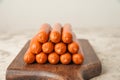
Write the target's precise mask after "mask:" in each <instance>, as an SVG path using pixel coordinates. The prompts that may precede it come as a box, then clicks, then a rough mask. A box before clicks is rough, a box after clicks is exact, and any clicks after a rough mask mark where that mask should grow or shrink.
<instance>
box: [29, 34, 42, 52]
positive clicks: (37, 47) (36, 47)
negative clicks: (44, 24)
mask: <svg viewBox="0 0 120 80" xmlns="http://www.w3.org/2000/svg"><path fill="white" fill-rule="evenodd" d="M29 47H30V50H31V52H32V53H34V54H38V53H40V51H41V50H42V45H41V43H40V42H38V40H37V39H36V36H35V37H34V38H33V39H32V40H31V42H30V46H29Z"/></svg>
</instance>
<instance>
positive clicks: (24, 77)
mask: <svg viewBox="0 0 120 80" xmlns="http://www.w3.org/2000/svg"><path fill="white" fill-rule="evenodd" d="M79 41H80V45H81V48H82V50H83V53H84V58H85V59H84V62H83V64H82V65H75V64H72V63H71V64H69V65H62V64H57V65H51V64H49V63H47V64H44V65H42V64H37V63H34V64H30V65H28V64H25V63H24V61H23V55H24V53H25V52H26V50H27V49H28V46H29V42H30V41H28V42H27V43H26V45H25V46H24V47H23V49H22V50H21V51H20V53H19V54H18V55H17V56H16V58H15V59H14V60H13V62H12V63H11V64H10V65H9V67H8V68H7V71H6V80H88V79H90V78H92V77H95V76H98V75H100V73H101V62H100V60H99V59H98V57H97V56H96V54H95V52H94V50H93V48H92V46H91V45H90V43H89V42H88V40H85V39H80V40H79Z"/></svg>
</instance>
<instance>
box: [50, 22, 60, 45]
mask: <svg viewBox="0 0 120 80" xmlns="http://www.w3.org/2000/svg"><path fill="white" fill-rule="evenodd" d="M61 29H62V26H61V24H59V23H56V24H55V25H54V26H53V29H52V31H51V33H50V41H52V42H53V43H58V42H60V40H61Z"/></svg>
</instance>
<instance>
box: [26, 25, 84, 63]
mask: <svg viewBox="0 0 120 80" xmlns="http://www.w3.org/2000/svg"><path fill="white" fill-rule="evenodd" d="M47 61H48V62H49V63H50V64H58V63H59V62H60V63H62V64H70V63H71V62H73V63H74V64H82V62H83V55H82V51H81V49H80V45H79V42H78V40H77V38H76V36H75V34H74V33H73V32H72V29H71V25H70V24H65V25H64V26H63V27H62V25H61V24H59V23H56V24H55V25H54V26H53V28H51V26H50V25H49V24H47V23H45V24H43V25H41V28H40V30H39V32H38V33H37V34H36V35H35V36H34V37H33V38H32V39H31V41H30V45H29V48H28V50H27V51H26V53H25V55H24V62H25V63H27V64H31V63H34V62H37V63H39V64H45V63H47Z"/></svg>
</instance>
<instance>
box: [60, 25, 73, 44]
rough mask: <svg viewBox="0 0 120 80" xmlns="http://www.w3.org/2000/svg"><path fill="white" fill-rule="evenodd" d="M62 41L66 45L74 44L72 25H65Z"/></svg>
mask: <svg viewBox="0 0 120 80" xmlns="http://www.w3.org/2000/svg"><path fill="white" fill-rule="evenodd" d="M62 41H63V42H64V43H71V42H72V29H71V25H70V24H65V25H64V27H63V31H62Z"/></svg>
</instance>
